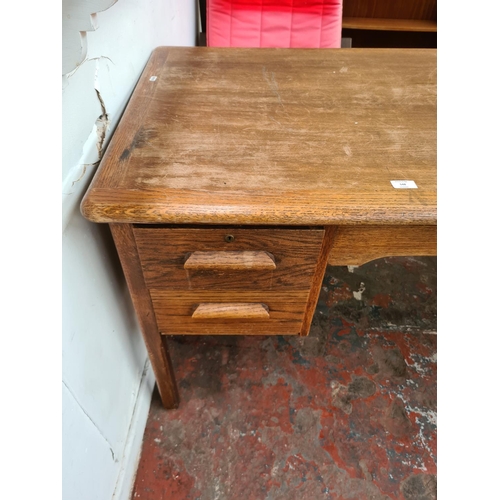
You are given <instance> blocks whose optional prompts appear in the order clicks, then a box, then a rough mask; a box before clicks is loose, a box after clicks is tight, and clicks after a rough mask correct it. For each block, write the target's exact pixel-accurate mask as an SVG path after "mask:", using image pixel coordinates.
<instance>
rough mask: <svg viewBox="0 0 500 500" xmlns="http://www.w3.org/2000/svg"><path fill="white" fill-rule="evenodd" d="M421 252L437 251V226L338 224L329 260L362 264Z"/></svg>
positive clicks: (435, 253) (346, 263) (429, 253)
mask: <svg viewBox="0 0 500 500" xmlns="http://www.w3.org/2000/svg"><path fill="white" fill-rule="evenodd" d="M417 255H437V227H436V226H404V227H396V226H338V227H337V228H336V229H335V234H334V238H333V246H332V249H331V251H330V255H329V256H328V263H329V264H330V265H332V266H349V265H352V266H360V265H361V264H365V263H366V262H369V261H371V260H375V259H379V258H381V257H398V256H401V257H414V256H417Z"/></svg>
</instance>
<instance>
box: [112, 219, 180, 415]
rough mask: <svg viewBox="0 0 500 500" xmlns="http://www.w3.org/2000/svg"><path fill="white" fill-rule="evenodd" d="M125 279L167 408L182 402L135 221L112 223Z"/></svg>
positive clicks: (174, 406)
mask: <svg viewBox="0 0 500 500" xmlns="http://www.w3.org/2000/svg"><path fill="white" fill-rule="evenodd" d="M109 226H110V228H111V233H112V234H113V239H114V241H115V245H116V248H117V250H118V255H119V257H120V262H121V264H122V268H123V272H124V274H125V279H126V280H127V284H128V288H129V291H130V295H131V296H132V302H133V304H134V308H135V312H136V314H137V317H138V319H139V324H140V326H141V330H142V335H143V337H144V342H145V344H146V348H147V350H148V354H149V359H150V361H151V364H152V366H153V371H154V373H155V376H156V384H157V386H158V390H159V392H160V396H161V400H162V402H163V406H165V408H168V409H171V408H177V407H178V406H179V393H178V391H177V384H176V382H175V374H174V370H173V367H172V363H171V361H170V356H169V353H168V348H167V344H166V339H165V338H164V337H163V336H162V335H161V334H160V332H159V331H158V327H157V325H156V317H155V313H154V310H153V304H152V303H151V297H150V295H149V292H148V289H147V287H146V283H145V282H144V277H143V275H142V267H141V262H140V259H139V254H138V252H137V247H136V243H135V238H134V232H133V230H132V225H131V224H110V225H109Z"/></svg>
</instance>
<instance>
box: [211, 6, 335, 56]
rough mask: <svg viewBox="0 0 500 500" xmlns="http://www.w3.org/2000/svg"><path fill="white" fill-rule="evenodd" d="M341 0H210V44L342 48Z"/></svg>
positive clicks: (216, 45)
mask: <svg viewBox="0 0 500 500" xmlns="http://www.w3.org/2000/svg"><path fill="white" fill-rule="evenodd" d="M341 33H342V0H207V46H209V47H283V48H290V47H293V48H339V47H340V39H341Z"/></svg>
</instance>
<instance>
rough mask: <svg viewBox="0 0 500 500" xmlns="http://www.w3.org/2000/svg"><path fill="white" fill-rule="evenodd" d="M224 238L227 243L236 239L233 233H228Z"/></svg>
mask: <svg viewBox="0 0 500 500" xmlns="http://www.w3.org/2000/svg"><path fill="white" fill-rule="evenodd" d="M224 240H225V241H226V243H232V242H233V241H234V236H233V235H232V234H226V236H224Z"/></svg>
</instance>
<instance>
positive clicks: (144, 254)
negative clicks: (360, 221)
mask: <svg viewBox="0 0 500 500" xmlns="http://www.w3.org/2000/svg"><path fill="white" fill-rule="evenodd" d="M134 234H135V238H136V242H137V248H138V252H139V256H140V259H141V263H142V268H143V271H144V278H145V281H146V285H147V286H148V288H168V289H171V290H211V289H212V290H244V289H246V290H248V289H253V290H272V289H274V288H279V287H287V288H292V289H300V290H304V289H309V287H310V285H311V279H312V276H313V274H314V270H315V267H316V263H317V260H318V257H319V253H320V249H321V243H322V240H323V236H324V230H323V229H272V228H262V229H261V228H241V227H235V228H219V227H207V228H201V229H198V228H166V227H151V228H148V227H134ZM195 252H196V253H195ZM187 261H189V262H187ZM273 263H274V265H273Z"/></svg>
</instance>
